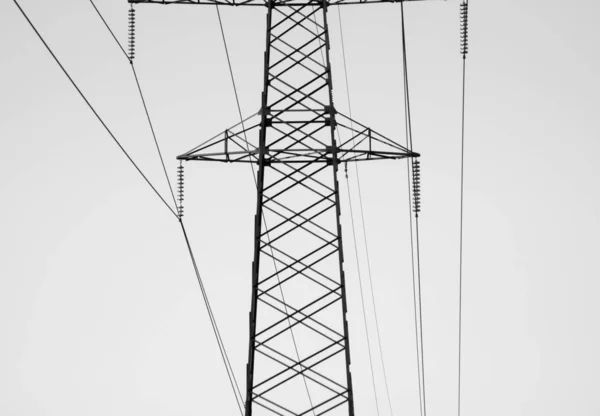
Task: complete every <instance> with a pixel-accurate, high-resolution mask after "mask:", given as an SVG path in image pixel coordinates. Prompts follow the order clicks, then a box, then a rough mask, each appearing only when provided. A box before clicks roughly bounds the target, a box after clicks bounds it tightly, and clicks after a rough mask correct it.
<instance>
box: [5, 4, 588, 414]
mask: <svg viewBox="0 0 600 416" xmlns="http://www.w3.org/2000/svg"><path fill="white" fill-rule="evenodd" d="M21 4H22V6H23V8H24V9H25V10H26V11H27V12H28V13H29V15H30V17H31V19H32V20H33V22H34V23H35V24H36V25H37V27H38V29H39V30H40V31H41V33H42V34H43V35H44V36H45V38H46V40H47V41H48V42H49V44H50V45H51V47H52V48H53V49H54V51H55V53H56V54H57V55H58V57H59V58H60V59H61V60H62V62H63V64H64V65H65V66H66V68H67V69H68V71H70V73H71V75H72V76H73V77H74V79H75V80H76V82H78V84H79V86H80V87H81V88H82V90H83V91H84V93H85V94H86V95H87V96H88V98H89V99H90V101H91V102H92V103H93V105H94V106H95V107H96V109H97V110H98V112H99V113H100V114H101V115H102V116H103V117H104V119H105V121H106V122H107V124H108V125H109V126H110V127H111V129H112V130H113V132H114V133H115V135H116V136H117V138H119V140H120V141H121V142H122V143H123V145H124V146H125V147H126V148H127V149H128V151H129V152H130V153H131V155H132V156H133V157H134V159H135V160H136V161H138V162H139V164H140V166H141V168H142V169H143V170H144V171H145V172H147V174H148V176H149V177H150V179H151V180H152V181H153V182H154V183H155V184H156V185H157V187H158V188H159V189H160V190H161V192H163V194H164V195H167V187H166V183H165V179H164V177H163V176H162V172H161V168H160V164H159V161H158V158H157V156H156V153H155V149H154V144H153V142H152V138H151V135H150V132H149V129H148V126H147V123H146V120H145V115H144V113H143V109H142V107H141V103H140V101H139V97H138V95H137V90H136V87H135V83H134V80H133V76H132V73H131V70H130V68H129V63H128V62H127V61H126V60H125V59H124V57H123V56H122V54H121V51H120V50H119V49H118V47H117V46H116V44H115V43H114V41H113V40H112V38H110V35H109V34H108V32H107V31H106V29H105V28H104V26H103V25H102V22H101V21H100V20H99V18H98V17H97V16H96V14H95V11H94V10H93V8H92V6H91V4H90V3H89V2H88V1H81V0H79V1H74V0H54V1H39V0H37V1H36V0H22V2H21ZM96 4H97V5H98V7H99V9H100V10H101V11H102V12H103V14H104V15H105V18H106V19H107V20H108V22H109V24H110V25H111V26H112V27H113V29H114V30H115V32H116V34H117V36H118V37H119V39H120V40H121V41H122V42H123V43H126V40H127V9H128V5H127V3H126V1H125V0H97V2H96ZM405 8H406V13H407V14H406V21H407V32H408V39H407V42H408V53H409V57H408V58H409V71H410V74H409V75H410V81H411V85H410V87H411V94H412V110H413V131H414V144H415V150H416V151H418V152H420V153H421V154H422V178H423V179H422V194H423V212H422V216H421V241H422V269H423V273H422V280H423V302H424V327H425V366H426V383H427V398H428V411H429V414H430V415H431V416H437V415H439V416H446V415H454V414H456V376H457V372H456V370H457V369H456V352H457V349H456V346H457V295H458V230H459V228H458V224H459V223H458V220H459V216H458V214H459V211H458V209H459V169H460V165H459V161H460V159H459V156H460V91H461V57H460V54H459V14H458V10H459V2H458V1H448V2H425V3H416V4H407V5H406V6H405ZM137 10H138V13H137V15H138V30H137V55H136V68H137V71H138V75H139V77H140V82H141V83H142V87H143V89H144V92H145V94H146V99H147V102H148V106H149V110H150V112H151V115H152V118H153V122H154V124H155V128H156V132H157V134H158V139H159V141H160V143H161V144H162V147H163V153H164V155H165V157H166V159H167V160H166V162H167V167H168V170H169V173H170V174H171V177H172V178H174V176H175V175H174V174H175V167H176V162H175V156H176V155H177V154H180V153H182V152H184V151H186V150H188V149H190V148H191V147H193V146H194V145H196V144H198V143H199V142H200V141H202V140H204V139H206V138H208V137H210V136H212V135H213V134H215V133H217V132H219V131H222V130H223V129H224V128H226V127H228V126H230V125H232V124H235V123H236V122H237V121H238V116H237V109H236V107H235V101H234V96H233V91H232V87H231V81H230V79H229V73H228V69H227V64H226V60H225V55H224V50H223V45H222V42H221V39H220V32H219V28H218V22H217V17H216V12H215V9H214V7H212V6H207V7H187V6H184V7H176V6H171V7H163V6H151V5H147V6H139V7H138V8H137ZM264 14H265V10H264V9H263V8H256V9H242V8H231V9H226V8H222V15H223V19H224V24H225V30H226V36H227V39H228V44H229V48H230V52H231V57H232V61H233V70H234V72H235V76H236V80H237V82H238V89H239V92H240V99H241V105H242V110H243V112H244V113H245V114H250V113H253V112H255V111H257V110H258V107H259V105H260V91H261V90H262V70H263V67H262V65H263V63H262V59H263V51H264V24H265V19H264ZM342 16H343V25H344V34H345V38H344V39H345V45H346V52H347V60H348V71H349V77H350V90H351V100H352V107H353V109H352V110H353V116H354V118H355V119H356V120H358V121H360V122H362V123H363V124H367V125H369V126H371V127H373V128H374V129H376V130H378V131H380V132H382V133H384V134H386V135H387V136H389V137H392V138H394V139H397V140H399V141H400V142H402V141H403V140H404V136H403V128H404V124H403V106H402V103H403V101H402V89H401V85H402V84H401V79H402V73H401V66H400V62H401V60H400V58H401V56H400V40H401V37H400V26H399V17H400V12H399V5H366V6H348V7H345V8H343V9H342ZM599 17H600V5H599V4H598V2H596V1H591V0H585V1H584V0H580V1H573V2H565V1H557V0H549V1H515V0H504V1H490V0H485V1H483V0H474V1H472V2H471V3H470V53H469V57H468V62H467V65H468V67H467V91H468V94H467V136H466V182H465V192H466V199H465V203H466V211H465V273H464V338H463V340H464V373H463V393H464V394H463V415H464V416H476V415H477V416H479V415H486V416H508V415H510V416H513V415H514V416H518V415H523V416H525V415H526V416H564V415H570V414H577V415H578V416H597V415H598V414H600V395H599V394H598V391H599V388H600V381H599V380H598V374H599V373H600V356H599V355H598V351H600V325H598V320H599V317H600V304H599V302H598V296H599V292H600V261H599V254H600V219H599V218H600V214H599V213H600V186H599V181H600V167H599V165H598V162H597V159H598V154H600V140H599V139H600V122H599V121H598V120H599V119H598V114H599V111H600V102H599V100H600V99H599V98H598V97H600V47H599V43H600V31H599V29H598V23H597V22H598V18H599ZM329 19H330V31H331V35H332V52H331V53H332V60H333V70H334V88H335V91H334V94H335V96H336V104H337V108H338V110H339V111H341V112H345V113H347V110H346V96H345V88H344V80H343V71H342V63H341V47H340V42H339V23H338V19H337V11H336V10H335V9H331V11H330V13H329ZM0 158H1V161H2V163H0V192H1V195H2V204H0V236H1V237H0V252H1V253H2V254H1V255H0V259H1V261H0V414H2V415H61V416H71V415H78V416H79V415H90V416H94V415H115V416H117V415H119V416H120V415H137V414H140V415H141V414H144V415H147V416H154V415H156V416H158V415H235V414H236V412H237V410H236V408H235V405H234V401H233V396H232V394H231V392H230V390H229V386H228V382H227V379H226V375H225V371H224V369H223V368H222V363H221V361H220V357H219V355H218V350H217V346H216V343H215V341H214V338H213V335H212V332H211V329H210V324H209V321H208V317H207V314H206V311H205V308H204V305H203V303H202V300H201V296H200V292H199V289H198V284H197V282H196V281H195V276H194V274H193V269H192V267H191V264H190V260H189V258H188V256H187V253H186V251H185V246H184V241H183V239H182V236H181V233H180V230H179V229H178V224H177V222H176V221H175V220H174V218H173V217H172V216H171V215H170V214H169V212H168V211H167V210H166V209H165V207H164V206H162V205H161V204H160V202H159V201H158V199H157V198H156V197H155V195H153V194H152V193H151V191H150V190H149V188H148V187H147V185H146V184H145V183H144V182H143V180H142V179H141V178H140V177H139V176H138V175H137V173H136V172H135V170H134V169H133V168H132V166H130V164H129V162H128V161H127V160H126V159H125V158H124V157H123V155H122V154H121V153H120V152H119V150H118V148H117V147H116V146H115V144H114V143H112V140H111V139H110V137H109V136H108V135H107V134H106V132H105V131H104V130H103V128H102V127H101V125H100V124H99V123H98V121H97V120H96V119H95V118H94V116H93V115H92V113H91V112H90V111H89V109H88V108H87V107H86V106H85V105H84V103H83V101H82V100H81V98H80V97H79V96H78V95H77V94H76V92H75V90H74V89H73V88H72V86H71V85H70V84H69V83H68V81H67V79H66V78H65V77H64V75H63V74H62V73H61V72H60V70H59V69H58V67H57V66H56V64H55V63H54V62H53V61H52V59H51V57H50V55H49V54H48V53H47V52H46V50H45V49H44V48H43V46H42V44H41V43H40V42H39V40H38V39H37V38H36V37H35V34H34V33H33V32H32V30H31V29H30V28H29V26H28V25H27V23H26V21H25V20H24V19H23V18H22V16H21V15H20V13H19V12H18V9H17V8H16V6H15V5H14V4H13V2H11V1H9V0H5V1H2V2H1V3H0ZM186 172H187V175H186V204H185V206H186V216H185V220H186V223H187V227H188V230H189V232H190V236H191V239H192V244H193V246H194V250H195V253H196V255H197V258H198V261H199V265H200V270H201V273H202V275H203V278H204V280H205V284H206V286H207V289H208V291H209V295H210V299H211V301H212V305H213V309H214V311H215V314H216V317H217V320H218V322H219V324H220V328H221V332H222V335H223V338H224V341H225V343H226V346H227V348H228V351H229V354H230V357H231V360H232V364H233V366H234V368H235V370H236V376H237V378H238V380H239V381H240V382H241V383H243V381H244V375H245V365H246V359H247V331H248V323H247V316H248V315H247V313H248V310H249V300H250V299H249V295H250V267H251V258H252V230H253V222H252V218H253V216H254V209H255V205H254V204H255V202H254V201H255V192H254V190H253V182H252V177H251V174H250V171H249V168H248V167H247V166H231V165H221V164H201V163H196V164H193V165H192V164H188V165H187V169H186ZM405 174H406V167H405V164H404V163H402V162H381V163H376V162H373V163H372V164H365V165H362V166H361V182H362V193H363V198H364V201H363V202H364V208H365V217H366V227H367V234H368V243H369V250H370V254H371V263H372V269H373V283H374V291H375V296H376V298H377V307H378V313H379V318H380V326H381V328H382V342H383V349H384V354H385V358H386V368H387V373H388V377H389V381H390V388H391V393H392V402H393V405H394V413H395V414H396V415H417V414H418V399H417V384H416V380H417V375H416V366H415V352H414V332H413V331H414V329H413V325H412V322H413V321H412V319H413V316H412V292H411V280H410V279H411V277H410V267H409V263H408V259H409V239H408V238H409V237H408V217H407V215H408V214H407V200H406V198H407V189H406V177H405ZM340 179H341V181H342V183H344V180H343V177H342V178H340ZM350 182H351V192H352V198H353V199H354V200H355V201H356V178H354V177H351V178H350ZM342 191H343V195H342V201H343V203H344V204H345V202H346V199H347V190H346V187H345V185H344V187H343V189H342ZM342 212H343V214H347V213H348V207H347V205H344V206H343V208H342ZM344 221H345V222H344V229H345V230H346V231H345V234H344V236H345V238H346V241H345V246H346V250H345V251H346V256H347V259H346V263H345V265H346V272H347V276H348V291H349V307H350V312H349V319H350V325H351V327H350V336H351V351H352V354H353V367H352V370H353V374H354V381H355V384H354V388H355V397H356V411H357V412H356V413H357V415H360V416H366V415H374V414H375V413H374V399H373V394H372V390H371V385H370V376H369V373H368V359H367V356H366V344H365V336H364V329H363V327H362V321H361V313H362V312H361V310H360V301H359V293H358V283H357V273H356V267H355V260H354V253H353V250H352V245H351V240H350V239H349V238H350V236H351V234H350V232H349V230H350V228H349V227H350V223H349V219H348V216H347V215H345V216H344ZM357 225H359V223H358V222H357ZM361 241H362V236H361ZM363 249H364V246H363V245H362V244H361V252H360V255H361V256H362V257H361V258H362V261H363V264H364V250H363ZM364 272H365V271H364V270H363V277H364V278H366V273H364ZM369 308H371V305H370V304H369ZM369 315H370V316H371V317H372V311H371V310H369ZM375 370H376V375H377V381H378V387H380V390H379V391H380V396H379V400H380V407H381V409H382V410H381V414H382V415H388V414H389V413H388V412H387V408H386V406H384V404H385V396H384V394H383V384H382V378H381V368H380V366H379V364H377V366H376V369H375Z"/></svg>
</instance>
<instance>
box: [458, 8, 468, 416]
mask: <svg viewBox="0 0 600 416" xmlns="http://www.w3.org/2000/svg"><path fill="white" fill-rule="evenodd" d="M468 52H469V1H468V0H464V1H463V2H462V4H461V5H460V53H461V55H462V58H463V67H462V111H461V142H460V243H459V277H458V399H457V414H458V416H460V412H461V400H462V396H461V387H462V386H461V382H462V286H463V218H464V178H465V169H464V166H465V90H466V72H467V71H466V69H467V53H468Z"/></svg>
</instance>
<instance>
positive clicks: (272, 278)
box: [130, 0, 418, 416]
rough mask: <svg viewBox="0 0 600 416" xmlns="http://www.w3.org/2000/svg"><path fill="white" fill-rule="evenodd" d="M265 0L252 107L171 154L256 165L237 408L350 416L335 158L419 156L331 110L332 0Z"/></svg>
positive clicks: (288, 415)
mask: <svg viewBox="0 0 600 416" xmlns="http://www.w3.org/2000/svg"><path fill="white" fill-rule="evenodd" d="M130 2H131V3H161V4H168V3H190V4H191V3H193V4H201V3H208V1H205V2H201V1H142V0H139V1H138V0H130ZM212 3H215V2H212ZM217 3H218V2H217ZM246 3H258V2H253V1H248V2H246ZM261 3H262V4H264V2H261ZM339 3H342V2H341V1H340V2H339ZM344 3H346V2H344ZM227 4H231V3H227ZM238 4H241V3H238ZM244 4H245V3H244ZM266 4H267V45H266V52H265V71H264V90H263V93H262V104H261V110H260V111H259V113H258V114H256V115H254V116H252V117H250V118H248V119H246V120H244V121H243V122H241V123H239V124H238V125H236V126H233V127H232V128H230V129H227V130H225V132H223V133H221V134H219V135H217V136H215V137H213V138H212V139H209V140H208V141H207V142H205V143H203V144H202V145H200V146H198V147H196V148H194V149H192V150H190V151H188V152H186V153H184V154H182V155H180V156H179V157H178V159H180V160H186V161H191V160H195V161H221V162H246V163H255V164H257V165H258V176H257V204H256V216H255V228H254V260H253V264H252V298H251V311H250V331H249V332H250V340H249V349H248V364H247V374H246V403H245V415H246V416H251V415H283V416H292V415H321V414H328V415H351V416H352V415H354V403H353V391H352V376H351V371H350V350H349V338H348V324H347V320H346V312H347V304H346V283H345V276H344V268H343V266H344V255H343V246H342V229H341V224H340V214H341V211H340V195H339V184H338V180H337V172H338V167H339V165H340V163H344V162H347V161H360V160H375V159H403V158H407V157H417V156H418V154H416V153H413V152H411V151H409V150H408V149H406V148H404V147H402V146H400V145H398V144H396V143H395V142H393V141H392V140H390V139H387V138H385V137H384V136H382V135H380V134H378V133H376V132H374V131H373V130H371V129H370V128H368V127H365V126H363V125H361V124H360V123H357V122H355V121H353V120H350V119H349V118H348V117H346V116H343V115H341V114H339V113H337V112H336V110H335V107H334V103H333V95H332V80H331V66H330V61H329V47H330V43H329V32H328V25H327V7H328V6H329V5H330V4H337V3H336V2H327V1H322V2H305V3H304V4H293V3H289V2H283V1H279V0H271V1H269V2H267V3H266ZM284 5H285V7H282V6H284ZM342 137H343V140H342Z"/></svg>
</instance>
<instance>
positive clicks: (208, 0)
mask: <svg viewBox="0 0 600 416" xmlns="http://www.w3.org/2000/svg"><path fill="white" fill-rule="evenodd" d="M128 1H129V3H135V4H137V3H143V4H164V5H169V4H182V5H214V4H216V5H219V6H221V5H223V6H254V7H256V6H263V7H267V6H268V5H269V2H268V1H266V0H128ZM402 1H411V2H413V1H429V0H329V1H327V4H328V5H330V6H334V5H335V6H337V5H344V4H375V3H400V2H402ZM321 4H322V2H321V1H315V0H274V1H273V2H272V6H274V7H279V6H304V5H315V6H320V5H321Z"/></svg>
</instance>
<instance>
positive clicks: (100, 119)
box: [13, 0, 242, 413]
mask: <svg viewBox="0 0 600 416" xmlns="http://www.w3.org/2000/svg"><path fill="white" fill-rule="evenodd" d="M13 1H14V3H15V5H16V6H17V8H18V9H19V11H20V12H21V14H22V15H23V17H24V18H25V19H26V20H27V22H28V23H29V25H30V26H31V28H32V29H33V31H34V32H35V33H36V35H37V36H38V38H39V39H40V41H41V42H42V43H43V44H44V46H45V47H46V49H47V50H48V52H49V53H50V55H51V56H52V58H53V59H54V61H55V62H56V63H57V65H58V66H59V67H60V69H61V70H62V71H63V73H64V74H65V76H66V77H67V78H68V79H69V81H70V82H71V84H72V85H73V87H74V88H75V89H76V90H77V92H78V93H79V95H80V96H81V98H82V99H83V100H84V101H85V103H86V104H87V106H88V107H89V108H90V110H91V111H92V112H93V113H94V115H95V116H96V118H97V119H98V121H100V123H101V124H102V126H103V127H104V129H105V130H106V131H107V132H108V134H109V135H110V136H111V137H112V139H113V140H114V142H115V143H116V144H117V145H118V146H119V148H120V149H121V151H122V152H123V153H124V154H125V156H126V157H127V159H128V160H129V161H130V162H131V164H132V165H133V166H134V167H135V168H136V170H137V171H138V173H139V174H140V175H141V176H142V177H143V178H144V180H145V181H146V183H147V184H148V185H149V186H150V187H151V188H152V190H153V191H154V193H155V194H156V195H157V196H158V197H159V198H160V200H161V201H162V202H163V204H164V205H165V206H166V207H167V208H168V209H169V210H170V211H171V213H172V214H173V215H174V216H175V217H176V218H177V219H179V220H180V223H181V226H182V229H183V222H182V221H181V219H180V218H179V216H178V215H177V214H176V213H175V211H174V210H173V209H172V208H171V207H170V206H169V204H167V202H166V201H165V199H164V198H163V197H162V196H161V195H160V193H159V192H158V191H157V190H156V188H155V187H154V186H153V185H152V183H151V182H150V181H149V179H148V178H147V177H146V175H144V173H143V172H142V171H141V169H140V168H139V167H138V166H137V164H136V163H135V162H134V161H133V159H132V158H131V156H130V155H129V154H128V153H127V151H126V150H125V148H124V147H123V146H122V145H121V143H120V142H119V141H118V140H117V138H116V137H115V135H114V134H113V133H112V131H111V130H110V129H109V128H108V126H107V125H106V123H105V122H104V120H103V119H102V118H101V117H100V115H99V114H98V112H97V111H96V110H95V109H94V107H93V106H92V105H91V103H90V102H89V101H88V99H87V98H86V96H85V95H84V94H83V92H82V91H81V89H80V88H79V87H78V86H77V84H76V83H75V81H74V80H73V78H72V77H71V76H70V75H69V73H68V72H67V70H66V69H65V67H64V66H63V65H62V63H61V62H60V61H59V59H58V58H57V56H56V55H55V54H54V52H53V51H52V49H51V48H50V46H49V45H48V44H47V43H46V41H45V40H44V38H43V37H42V35H41V34H40V32H39V31H38V30H37V28H36V27H35V25H34V24H33V22H32V21H31V20H30V19H29V16H28V15H27V13H25V11H24V10H23V8H22V7H21V5H20V4H19V3H18V1H17V0H13ZM92 5H93V6H94V8H95V9H96V11H97V12H98V14H99V15H100V12H99V11H98V9H97V8H96V7H95V5H94V4H93V2H92ZM100 17H101V18H102V16H101V15H100ZM102 21H103V22H104V24H105V25H106V27H107V29H109V31H110V32H111V34H112V35H113V38H114V39H115V41H116V42H117V44H119V42H118V40H117V39H116V37H114V33H113V32H112V30H110V28H109V27H108V25H107V24H106V21H105V20H104V19H103V18H102ZM119 46H120V44H119ZM121 49H122V48H121ZM157 145H158V144H157ZM183 231H184V236H185V238H186V242H187V244H188V248H189V251H190V255H191V256H192V261H193V263H194V267H195V269H196V274H197V278H198V281H199V283H200V284H201V288H202V292H203V297H204V298H205V303H206V305H207V309H208V310H209V316H210V317H211V323H212V324H213V329H214V330H215V335H216V336H217V337H218V338H219V339H220V333H219V331H218V327H217V326H216V320H215V319H214V314H213V312H212V309H211V308H210V304H209V303H208V297H207V296H206V292H205V291H204V288H203V284H202V280H201V278H200V275H199V272H198V270H197V266H196V263H195V259H194V258H193V254H192V252H191V247H190V245H189V241H188V239H187V234H186V233H185V229H183ZM219 348H220V349H222V357H223V359H224V360H227V361H228V357H227V354H226V351H225V347H224V345H223V343H222V340H220V341H219ZM226 366H227V365H226ZM228 375H229V371H228ZM236 402H237V396H236ZM238 407H239V402H238ZM240 412H241V409H240ZM241 413H242V412H241Z"/></svg>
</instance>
